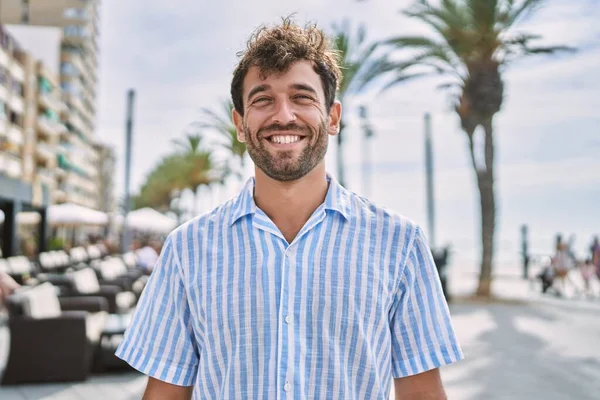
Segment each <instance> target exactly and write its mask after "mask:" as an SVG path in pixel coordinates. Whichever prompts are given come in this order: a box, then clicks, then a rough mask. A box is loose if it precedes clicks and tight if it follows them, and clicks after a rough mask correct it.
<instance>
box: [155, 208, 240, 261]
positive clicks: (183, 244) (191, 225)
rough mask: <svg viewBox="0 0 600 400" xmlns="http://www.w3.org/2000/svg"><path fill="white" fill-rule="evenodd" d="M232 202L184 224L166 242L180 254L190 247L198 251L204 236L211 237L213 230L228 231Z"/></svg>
mask: <svg viewBox="0 0 600 400" xmlns="http://www.w3.org/2000/svg"><path fill="white" fill-rule="evenodd" d="M233 202H234V199H231V200H229V201H227V202H225V203H222V204H220V205H219V206H217V207H215V208H214V209H212V210H210V211H208V212H206V213H204V214H201V215H199V216H197V217H194V218H192V219H190V220H188V221H186V222H184V223H183V224H181V225H180V226H179V227H177V228H175V229H174V230H173V231H172V232H171V233H170V234H169V236H168V238H167V242H169V244H170V245H171V246H173V248H174V249H175V250H176V252H181V251H183V250H184V249H188V248H190V247H191V248H194V249H198V248H199V246H201V242H202V238H203V237H204V236H206V235H213V234H214V233H215V230H217V231H222V230H224V229H229V225H230V221H231V207H232V204H233Z"/></svg>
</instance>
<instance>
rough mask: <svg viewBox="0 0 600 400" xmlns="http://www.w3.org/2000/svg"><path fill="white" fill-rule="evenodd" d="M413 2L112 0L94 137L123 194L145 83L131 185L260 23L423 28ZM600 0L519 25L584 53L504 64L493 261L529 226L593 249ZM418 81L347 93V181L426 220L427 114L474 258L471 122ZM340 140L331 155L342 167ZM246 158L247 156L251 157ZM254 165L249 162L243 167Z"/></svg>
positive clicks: (223, 82) (541, 248)
mask: <svg viewBox="0 0 600 400" xmlns="http://www.w3.org/2000/svg"><path fill="white" fill-rule="evenodd" d="M411 3H412V1H411V0H396V1H391V2H390V1H383V0H370V1H361V2H358V1H350V0H340V1H335V2H333V1H322V0H305V1H302V2H298V1H293V2H291V1H284V0H254V1H252V2H244V3H242V2H234V1H232V0H229V1H220V2H211V3H210V6H209V5H207V4H206V3H205V2H198V1H196V0H172V1H170V2H166V1H162V0H128V1H126V2H125V1H115V0H105V1H103V5H102V10H101V28H100V35H101V37H100V87H99V101H98V110H99V111H98V123H97V135H98V138H99V139H100V140H101V141H103V142H105V143H109V144H111V145H113V146H114V148H115V150H116V152H117V156H118V160H119V162H118V164H117V177H116V184H117V188H116V190H117V192H118V193H119V194H122V193H123V192H124V174H125V172H124V163H123V160H124V144H125V100H126V92H127V90H128V89H129V88H134V89H135V90H136V96H137V97H136V104H135V115H134V118H135V121H134V139H133V153H132V189H133V190H134V191H135V190H137V189H138V188H139V187H140V186H141V184H142V183H143V181H144V178H145V176H146V175H147V173H148V172H149V171H150V169H151V168H152V167H153V166H154V165H155V164H156V163H157V161H158V160H159V159H160V157H161V156H163V155H165V154H167V153H168V152H170V151H172V150H173V145H172V143H171V140H172V139H175V138H180V137H182V136H183V134H184V132H186V131H188V130H189V125H190V123H192V122H193V121H196V120H198V118H199V115H200V114H199V110H200V108H201V107H218V106H219V105H220V102H221V101H222V100H223V99H226V98H227V97H228V95H229V85H230V80H231V74H232V71H233V68H234V67H235V64H236V61H237V57H236V53H237V52H238V51H240V50H242V49H243V48H244V44H245V41H246V40H247V38H248V36H249V35H250V33H251V32H252V31H253V30H254V29H255V28H256V27H257V26H259V25H262V24H273V23H277V22H278V20H279V19H280V17H281V16H287V15H290V14H294V15H295V19H296V21H297V22H298V23H302V24H303V23H305V22H308V21H311V22H315V23H317V24H318V25H319V26H321V27H323V28H324V29H326V30H330V27H331V26H332V24H333V23H335V22H338V23H339V22H340V21H342V20H343V19H348V20H349V21H351V22H352V23H353V24H355V25H358V24H360V23H362V24H365V26H366V28H367V32H368V34H367V40H377V39H383V38H387V37H391V36H397V35H411V34H422V33H428V31H427V29H426V28H424V27H423V26H422V25H420V24H419V23H418V22H417V21H414V20H410V19H408V18H406V17H405V16H403V15H401V13H400V10H402V9H405V8H406V7H407V6H409V5H410V4H411ZM599 20H600V2H598V1H596V0H570V1H567V0H550V1H548V2H547V3H546V5H545V6H543V7H542V8H541V9H540V10H539V11H538V12H537V14H536V15H535V16H533V17H532V18H531V19H529V20H528V21H526V23H525V24H523V25H522V29H521V30H522V31H525V32H529V33H538V34H541V35H542V36H543V38H544V39H543V40H541V41H540V42H539V44H540V45H545V44H552V45H554V44H566V45H569V46H574V47H576V48H577V49H578V51H577V52H576V53H569V54H563V55H559V56H554V57H545V56H537V57H532V58H529V59H525V60H521V61H518V62H516V63H514V64H512V65H510V66H509V68H507V69H506V70H505V71H504V78H505V84H506V86H505V101H504V105H503V108H502V111H501V112H500V113H499V114H498V116H497V117H496V119H495V135H496V139H495V140H496V141H495V145H496V171H497V172H496V193H497V203H498V217H497V219H498V239H497V242H496V243H497V250H498V258H497V261H496V269H497V271H500V272H501V271H502V269H503V268H506V269H507V270H508V269H510V268H512V267H514V266H515V265H516V263H517V262H518V259H519V258H518V257H519V255H518V252H519V249H520V245H519V231H520V226H521V225H522V224H527V225H528V226H529V230H530V239H531V248H532V251H533V252H535V253H540V254H542V253H548V252H550V251H551V248H552V244H553V240H554V239H553V238H554V235H555V234H556V233H557V232H561V233H563V235H564V236H565V237H568V236H569V235H571V234H574V235H576V240H575V250H576V251H577V252H578V255H580V256H584V250H585V249H586V248H587V247H588V245H589V242H590V240H591V237H592V235H593V234H600V111H598V110H600V26H599V25H598V23H597V21H599ZM443 82H444V80H441V81H440V80H438V79H437V78H436V79H431V80H421V81H414V82H410V83H406V84H403V85H401V86H397V87H395V88H393V89H391V90H389V91H387V92H384V93H383V94H379V92H378V91H376V90H372V91H369V92H367V93H364V94H363V95H361V96H360V98H354V99H348V100H349V101H348V103H347V104H344V106H345V107H344V112H345V113H347V115H348V116H349V120H350V126H349V127H348V131H347V132H346V133H347V134H346V137H347V142H346V145H345V153H344V154H345V158H346V163H347V178H348V187H349V189H350V190H352V191H355V192H357V193H359V194H361V195H366V196H368V197H369V198H371V199H372V200H373V201H374V202H376V203H377V204H379V205H382V206H384V207H386V208H389V209H391V210H393V211H396V212H398V213H400V214H403V215H405V216H407V217H408V218H410V219H412V220H413V221H415V222H417V223H419V224H420V225H422V226H423V227H424V228H425V229H426V230H427V217H426V207H425V204H426V202H425V176H424V146H423V114H424V113H425V112H429V113H431V115H432V127H433V137H434V154H435V194H436V203H435V208H436V227H435V229H436V235H435V236H436V244H437V245H446V244H449V245H451V246H452V249H453V252H454V256H453V260H454V261H453V264H454V265H460V266H465V267H466V266H468V267H471V266H474V265H475V262H476V260H478V258H479V250H478V245H479V239H478V237H479V229H480V228H479V211H478V210H479V200H478V192H477V189H476V182H475V177H474V174H473V171H472V169H471V166H470V161H469V156H468V149H467V143H466V137H465V134H464V133H463V132H462V131H461V130H460V125H459V121H458V119H457V117H456V116H455V115H454V114H453V113H452V111H451V110H450V107H449V96H448V94H446V93H444V92H443V91H440V90H437V89H436V86H437V85H438V84H439V83H443ZM358 103H363V104H366V105H367V106H368V107H369V112H370V115H371V120H372V123H373V125H374V130H375V137H374V138H373V139H372V141H371V143H370V144H369V145H368V146H366V145H365V143H364V142H363V140H364V139H363V137H362V133H361V130H360V128H359V125H358V119H357V118H356V106H357V104H358ZM365 149H368V150H369V153H368V154H370V155H371V159H372V160H373V161H372V168H371V171H372V172H371V177H372V183H371V191H370V192H369V193H365V188H363V187H361V182H362V173H363V159H364V155H365ZM335 157H336V149H335V146H334V143H333V141H332V142H331V143H330V150H329V153H328V156H327V165H328V169H329V171H330V172H331V173H332V174H333V175H334V176H335V172H336V171H335ZM249 164H250V163H249ZM251 173H252V165H251V164H250V166H249V168H248V171H247V175H248V176H250V174H251ZM238 187H239V184H236V183H235V182H233V183H231V184H230V185H229V186H228V187H227V188H223V189H222V190H217V191H215V192H213V193H211V194H208V195H207V196H206V198H204V199H203V200H201V205H200V209H201V211H207V210H208V209H210V208H211V207H214V206H216V205H217V204H218V202H220V201H223V200H225V199H226V198H227V197H231V196H233V195H235V192H236V190H237V189H238Z"/></svg>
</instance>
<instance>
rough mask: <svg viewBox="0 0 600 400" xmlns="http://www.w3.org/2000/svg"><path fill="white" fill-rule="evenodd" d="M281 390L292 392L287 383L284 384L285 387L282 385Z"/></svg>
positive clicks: (290, 386)
mask: <svg viewBox="0 0 600 400" xmlns="http://www.w3.org/2000/svg"><path fill="white" fill-rule="evenodd" d="M283 390H285V391H286V392H289V391H290V390H292V385H290V384H289V383H286V384H285V385H283Z"/></svg>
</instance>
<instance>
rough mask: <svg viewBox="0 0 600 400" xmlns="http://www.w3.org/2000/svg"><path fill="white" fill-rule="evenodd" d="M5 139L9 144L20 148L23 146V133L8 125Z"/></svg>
mask: <svg viewBox="0 0 600 400" xmlns="http://www.w3.org/2000/svg"><path fill="white" fill-rule="evenodd" d="M6 138H7V139H8V141H9V142H11V143H13V144H16V145H18V146H21V145H22V144H23V139H24V138H23V131H22V130H21V128H20V127H18V126H16V125H13V124H8V125H7V129H6Z"/></svg>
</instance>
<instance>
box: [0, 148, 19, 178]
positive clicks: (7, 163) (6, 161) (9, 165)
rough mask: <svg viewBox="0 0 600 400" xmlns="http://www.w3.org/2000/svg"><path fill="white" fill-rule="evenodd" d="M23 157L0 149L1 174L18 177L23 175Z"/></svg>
mask: <svg viewBox="0 0 600 400" xmlns="http://www.w3.org/2000/svg"><path fill="white" fill-rule="evenodd" d="M22 171H23V168H22V166H21V158H20V157H17V156H15V155H14V154H11V153H7V152H4V151H1V150H0V174H4V175H7V176H10V177H11V178H18V177H20V176H21V175H22Z"/></svg>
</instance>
